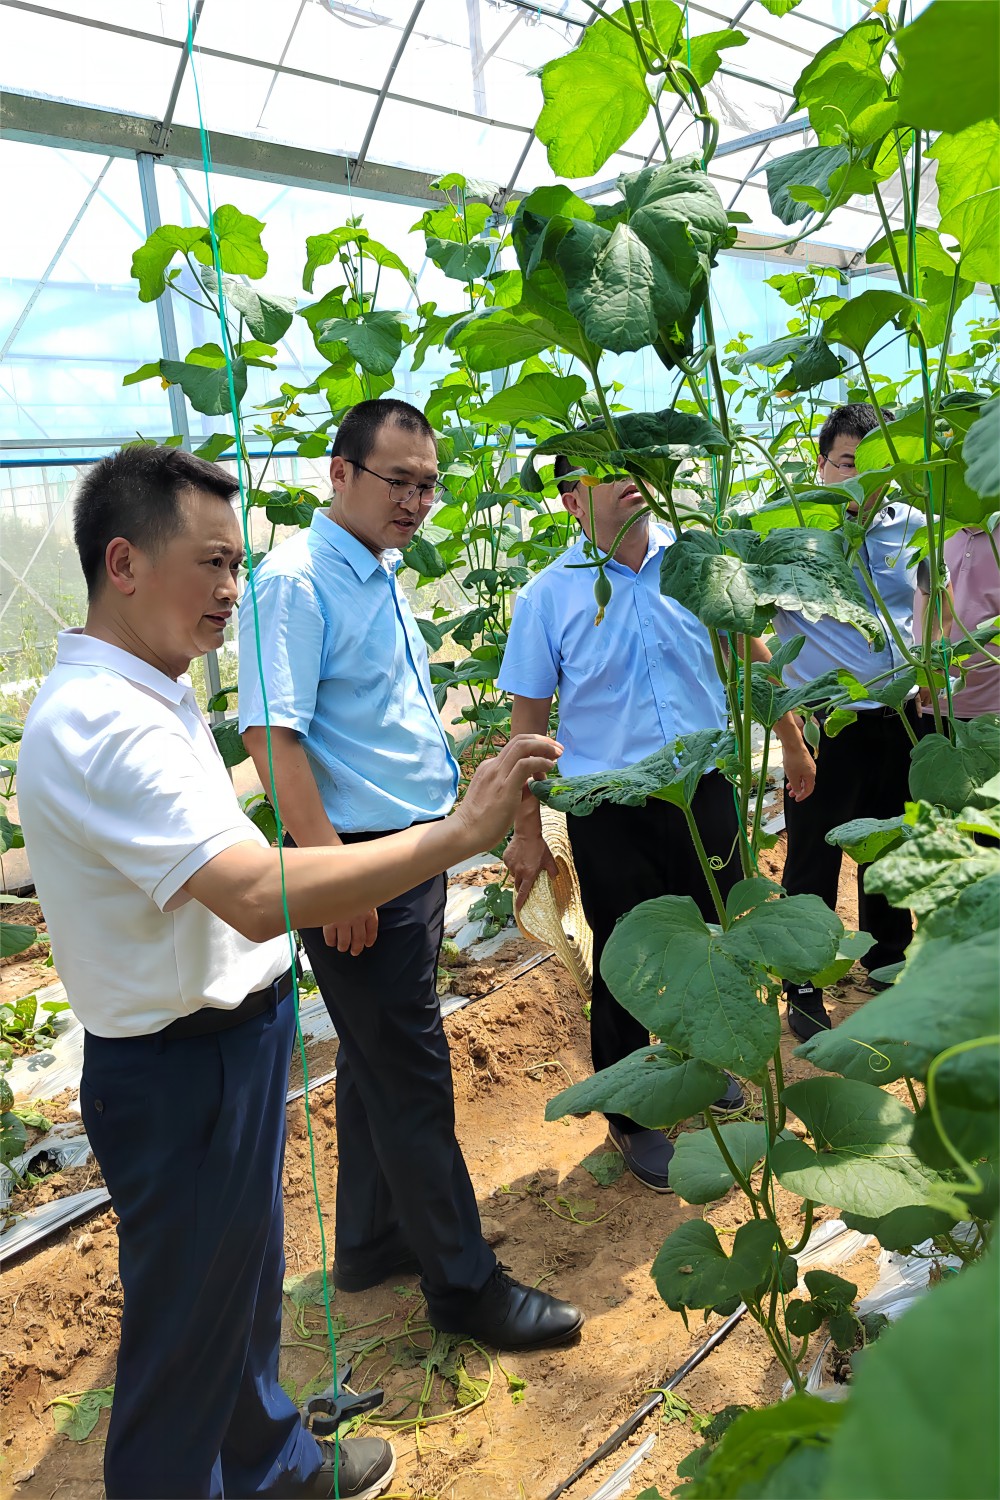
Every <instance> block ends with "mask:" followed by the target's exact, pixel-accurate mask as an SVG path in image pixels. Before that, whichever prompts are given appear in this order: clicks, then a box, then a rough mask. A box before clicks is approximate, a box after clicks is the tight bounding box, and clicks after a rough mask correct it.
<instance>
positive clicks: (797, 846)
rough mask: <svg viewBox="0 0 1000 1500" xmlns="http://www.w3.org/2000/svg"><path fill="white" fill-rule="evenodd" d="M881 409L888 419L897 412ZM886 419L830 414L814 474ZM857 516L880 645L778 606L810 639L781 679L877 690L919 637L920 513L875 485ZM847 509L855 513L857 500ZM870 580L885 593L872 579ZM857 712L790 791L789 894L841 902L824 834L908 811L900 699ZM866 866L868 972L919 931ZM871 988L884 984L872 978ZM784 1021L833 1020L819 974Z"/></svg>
mask: <svg viewBox="0 0 1000 1500" xmlns="http://www.w3.org/2000/svg"><path fill="white" fill-rule="evenodd" d="M882 416H883V420H884V421H886V422H891V421H892V420H893V418H892V413H891V412H883V413H882ZM878 425H879V420H878V414H877V413H876V411H875V408H874V407H873V406H867V405H865V404H864V403H856V404H852V405H850V406H839V407H837V408H836V409H835V410H834V411H832V412H831V413H830V415H829V416H828V417H827V419H826V421H825V422H824V423H823V427H822V429H821V431H820V434H819V462H818V474H819V480H820V483H821V484H824V485H836V484H840V483H843V481H845V480H849V479H853V478H855V476H856V474H857V469H856V467H855V465H856V457H855V455H856V453H857V450H858V447H859V445H860V443H861V442H862V441H863V439H864V438H865V437H866V436H867V435H868V433H870V432H874V431H875V429H876V428H877V427H878ZM869 507H870V509H869V513H868V514H865V515H863V516H862V520H863V521H864V524H865V538H864V541H863V543H862V544H861V548H860V552H859V554H858V558H857V561H856V564H855V567H854V575H855V578H856V580H857V584H858V587H859V589H860V590H861V593H862V595H863V596H864V600H865V603H866V605H867V607H868V610H869V612H870V613H871V614H872V615H873V616H874V617H875V618H876V619H877V620H878V622H879V624H880V625H881V627H882V632H883V635H884V637H885V644H884V646H883V647H882V648H881V649H880V650H876V648H875V646H874V644H873V643H872V642H870V641H868V640H867V639H866V638H865V637H864V636H863V635H862V634H861V632H860V631H859V630H856V629H855V628H854V626H853V625H847V624H844V623H843V621H841V620H834V619H833V618H831V617H830V616H828V615H825V616H823V617H821V618H820V619H819V620H810V619H808V618H807V616H806V615H805V614H802V613H800V612H796V611H791V610H779V611H778V613H777V614H776V615H775V617H774V631H775V634H776V635H777V636H779V637H780V639H781V640H782V641H788V640H791V639H793V638H794V637H795V636H804V637H805V644H804V645H803V647H802V649H801V651H800V652H799V654H798V656H797V657H796V658H795V660H794V661H793V662H792V663H791V664H790V665H789V666H787V667H786V668H785V673H784V680H785V682H786V683H787V684H788V686H790V687H797V686H800V685H801V684H803V683H806V682H809V681H810V680H811V679H813V678H815V677H819V676H820V675H821V674H822V673H824V672H829V671H835V670H838V669H846V670H847V671H848V672H850V673H851V674H852V675H853V676H854V677H856V678H857V680H858V681H859V682H861V683H871V684H873V687H872V688H870V689H869V691H870V692H879V691H880V690H882V689H885V688H887V687H889V686H890V685H891V683H892V682H893V680H894V679H895V678H896V677H897V676H899V674H900V673H901V672H902V671H903V670H904V668H905V667H906V660H905V657H904V655H903V652H902V651H901V649H900V644H899V642H900V641H902V642H903V643H904V644H905V645H906V646H909V645H910V643H911V642H912V639H913V635H912V621H913V587H914V580H915V569H913V568H910V567H908V565H907V564H908V559H909V556H910V553H911V552H912V550H913V538H914V534H915V532H916V531H917V529H918V527H919V526H920V525H921V523H922V521H923V516H922V514H921V513H920V512H919V511H916V510H914V509H913V508H912V507H910V506H909V505H907V504H905V503H904V501H903V500H902V499H901V498H899V497H897V498H895V499H893V498H886V497H885V495H884V492H883V494H881V495H875V496H873V497H872V498H871V500H870V501H869ZM846 509H847V510H848V512H850V513H851V514H852V515H856V514H857V511H858V507H857V505H856V504H854V503H853V502H849V503H848V505H847V507H846ZM869 579H870V580H871V581H872V582H873V583H874V586H875V588H876V590H877V592H878V595H879V598H878V600H876V599H875V598H874V596H873V594H872V592H871V589H870V587H869ZM916 691H917V690H916V688H913V689H912V690H911V692H910V694H909V697H908V699H907V700H906V702H904V704H903V705H902V708H901V712H902V713H903V714H905V716H906V718H907V719H908V721H909V724H910V730H911V732H913V733H914V734H915V733H916V727H917V722H918V720H917V703H916ZM850 707H851V710H852V712H854V713H855V714H856V718H855V720H854V722H853V723H851V724H848V725H846V726H845V727H844V728H843V729H841V730H840V732H839V733H838V734H836V735H835V736H830V735H827V734H824V735H823V738H822V741H821V743H820V749H819V754H818V756H817V760H816V784H815V788H814V790H813V794H812V796H811V797H810V798H809V799H808V800H803V799H797V798H796V797H795V795H794V793H793V792H791V791H788V790H786V794H785V831H786V835H787V839H788V849H787V855H786V859H785V868H784V872H783V874H782V879H781V883H782V885H783V886H784V888H785V890H786V891H787V892H788V894H789V895H790V896H796V895H802V894H806V893H812V894H814V895H817V896H820V897H822V899H823V900H824V901H825V902H826V904H827V906H829V907H830V908H831V909H836V905H837V891H838V884H839V879H840V867H841V861H842V854H841V850H840V849H839V848H838V847H837V846H836V845H832V844H828V843H827V842H826V835H827V834H828V833H829V832H830V830H831V828H836V827H837V825H838V824H840V823H847V822H849V821H851V820H852V819H854V818H893V817H896V816H897V815H898V814H900V813H902V811H903V808H904V805H905V803H906V798H907V795H908V776H909V769H910V747H911V743H912V741H911V738H910V734H909V733H908V732H907V727H906V725H905V724H904V723H903V720H902V718H901V717H900V714H899V713H897V711H896V710H895V708H893V707H891V706H886V705H885V704H883V703H881V702H879V701H878V700H877V699H876V698H874V697H872V698H868V697H863V698H860V699H857V700H855V701H853V702H852V703H851V705H850ZM866 869H867V866H866V865H860V866H859V867H858V872H857V876H858V925H859V927H860V928H861V929H862V931H864V932H869V933H871V935H872V937H873V938H874V939H875V942H874V945H873V946H872V947H871V948H870V949H869V951H868V953H867V954H866V955H865V958H864V964H865V967H866V968H867V969H868V970H869V971H871V970H874V969H881V968H884V967H885V968H887V967H889V966H890V965H892V964H896V963H899V962H900V961H901V960H902V958H903V956H904V954H905V951H906V948H907V945H908V944H909V941H910V939H911V937H912V936H913V921H912V918H911V916H910V913H909V911H907V910H905V909H904V908H901V907H896V906H890V905H889V903H888V901H887V900H886V899H885V897H884V896H881V895H878V894H876V893H875V892H869V891H866V890H865V886H864V875H865V870H866ZM872 984H873V987H875V988H884V987H885V986H884V984H883V983H882V982H881V981H878V980H873V981H872ZM784 989H785V1000H786V1003H787V1011H786V1016H787V1020H788V1027H789V1030H790V1031H791V1032H792V1033H793V1035H794V1036H796V1037H797V1038H798V1039H799V1040H800V1041H807V1040H808V1039H809V1038H810V1037H813V1036H815V1035H816V1034H817V1032H819V1031H824V1030H827V1029H828V1028H829V1026H830V1024H831V1023H830V1016H829V1013H828V1011H827V1009H826V1006H825V1004H824V1001H823V992H822V990H817V989H816V988H815V986H814V985H812V984H793V983H792V982H791V981H790V980H786V981H785V986H784Z"/></svg>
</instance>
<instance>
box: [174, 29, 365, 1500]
mask: <svg viewBox="0 0 1000 1500" xmlns="http://www.w3.org/2000/svg"><path fill="white" fill-rule="evenodd" d="M187 57H188V67H189V68H190V70H191V77H192V81H193V83H194V95H195V106H196V109H197V112H198V137H199V141H200V145H201V159H202V171H203V174H204V178H205V195H206V209H207V213H208V229H209V235H210V238H211V245H212V264H213V267H214V270H215V280H216V295H217V297H218V312H219V329H220V335H221V341H222V352H223V355H224V356H225V361H226V380H227V384H228V388H229V406H230V413H231V415H232V418H233V427H234V435H235V439H236V478H237V482H238V484H239V495H240V521H241V526H242V531H243V547H244V550H245V553H246V569H247V588H246V592H245V593H244V604H245V602H246V596H247V594H249V597H250V603H251V607H252V610H253V627H254V647H255V651H256V659H257V673H258V676H259V678H260V688H261V698H262V702H263V705H264V730H265V737H266V741H267V768H268V779H269V781H270V796H271V804H272V806H273V809H274V821H275V827H276V830H277V845H278V864H279V869H280V874H281V908H282V913H283V915H284V919H285V933H286V935H287V938H288V951H289V961H290V963H291V969H292V1003H293V1005H294V1007H295V1034H296V1038H297V1041H298V1048H299V1057H300V1060H301V1063H302V1081H303V1085H304V1091H303V1096H302V1103H303V1108H304V1110H305V1118H306V1135H307V1137H308V1142H309V1169H310V1174H311V1177H312V1189H313V1202H314V1205H315V1208H316V1220H317V1224H318V1226H319V1243H320V1257H321V1262H320V1264H321V1270H322V1284H323V1307H324V1310H325V1313H326V1332H327V1339H328V1341H329V1345H330V1358H331V1361H332V1365H333V1384H334V1386H335V1387H336V1385H337V1341H336V1336H335V1334H334V1328H333V1312H332V1309H331V1307H330V1283H329V1276H328V1273H327V1247H326V1231H325V1229H324V1227H323V1208H322V1204H321V1202H320V1193H319V1182H318V1180H317V1175H316V1143H315V1139H314V1137H313V1128H312V1113H311V1110H310V1107H309V1064H308V1061H307V1058H306V1046H305V1038H304V1037H303V1034H302V1023H301V1017H300V1013H299V981H298V974H297V969H296V962H297V957H296V947H295V932H294V929H293V926H292V919H291V914H290V912H289V909H288V890H287V886H286V882H285V853H284V828H283V825H282V820H281V812H280V809H279V806H278V794H277V787H276V784H275V778H274V756H273V749H272V741H271V717H270V711H269V707H268V701H267V685H266V682H265V679H264V658H263V651H262V647H261V639H260V613H259V609H258V605H257V589H256V568H255V566H254V561H253V544H252V539H251V535H250V520H249V505H248V502H247V478H248V476H247V474H246V473H245V466H246V463H247V457H246V450H245V448H244V445H243V438H242V431H241V427H240V408H239V401H238V399H237V396H236V385H235V379H234V375H233V351H232V344H231V341H230V335H229V325H228V323H227V322H226V313H225V307H226V294H225V290H224V287H223V279H222V257H221V253H220V248H219V239H218V235H217V233H216V228H215V210H214V208H213V204H212V174H213V171H214V168H213V166H212V151H211V144H210V141H209V136H208V131H207V129H206V127H205V120H204V115H203V113H202V107H201V91H200V88H199V85H198V70H197V67H196V65H195V57H194V27H193V24H192V14H191V3H190V0H188V27H187ZM334 1456H335V1459H339V1437H338V1436H337V1435H335V1436H334ZM337 1467H338V1473H337V1475H336V1477H335V1480H334V1493H335V1496H337V1497H339V1495H340V1483H339V1463H338V1466H337Z"/></svg>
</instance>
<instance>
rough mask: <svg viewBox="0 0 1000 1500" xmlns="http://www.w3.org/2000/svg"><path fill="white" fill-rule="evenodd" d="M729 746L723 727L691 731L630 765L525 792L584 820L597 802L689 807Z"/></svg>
mask: <svg viewBox="0 0 1000 1500" xmlns="http://www.w3.org/2000/svg"><path fill="white" fill-rule="evenodd" d="M731 743H732V740H731V737H730V735H728V734H727V733H726V731H725V730H723V729H697V730H695V731H694V733H693V734H689V735H685V737H684V739H682V740H675V741H674V743H673V745H668V746H666V747H665V748H664V749H663V750H656V751H654V752H653V754H652V755H647V756H646V757H645V759H643V760H639V761H636V763H635V765H634V766H626V767H624V768H623V769H622V770H620V771H595V772H592V773H591V774H590V775H587V776H566V777H560V776H552V777H549V779H548V780H547V781H533V782H532V783H531V790H532V791H533V792H534V794H535V796H536V797H537V798H538V799H539V801H540V802H548V803H549V804H550V805H551V806H552V807H554V808H556V809H557V810H558V811H559V812H563V813H572V814H573V815H574V817H578V818H585V817H586V816H587V814H588V813H591V812H593V810H594V808H595V807H597V806H598V805H599V804H600V803H602V802H614V803H617V804H618V805H619V806H621V807H642V806H643V805H644V804H645V803H646V801H647V800H648V799H649V798H650V797H657V798H659V799H660V800H661V801H663V802H673V803H675V804H676V805H677V806H680V807H690V805H691V801H692V799H693V797H694V794H695V792H696V791H697V790H698V785H699V782H700V781H701V778H702V776H703V775H704V774H705V772H706V771H710V770H712V769H713V768H714V767H715V765H716V763H717V762H718V760H719V759H720V758H721V756H722V755H724V754H725V753H726V752H727V751H728V749H729V748H730V746H731Z"/></svg>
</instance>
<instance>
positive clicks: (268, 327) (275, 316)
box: [201, 266, 296, 344]
mask: <svg viewBox="0 0 1000 1500" xmlns="http://www.w3.org/2000/svg"><path fill="white" fill-rule="evenodd" d="M201 279H202V282H203V284H204V286H205V287H206V289H207V290H208V291H210V292H215V291H217V290H218V285H219V282H218V277H217V276H216V274H215V267H214V266H205V267H204V269H203V270H202V272H201ZM222 290H223V292H224V294H225V297H226V301H227V302H228V303H229V305H230V306H231V307H234V308H235V309H236V311H237V312H238V313H241V314H242V316H243V317H244V318H245V320H246V325H247V327H248V328H249V330H250V332H251V333H252V334H253V336H254V338H257V339H263V341H264V342H265V343H266V344H276V343H277V342H278V341H279V339H283V338H284V336H285V334H286V333H287V332H288V330H289V328H290V327H291V324H292V318H293V317H294V315H295V308H296V300H295V298H294V297H276V296H274V295H273V293H271V294H267V295H265V293H264V292H261V291H258V290H257V288H256V287H253V286H247V284H246V282H245V281H239V280H237V278H236V277H235V276H223V278H222Z"/></svg>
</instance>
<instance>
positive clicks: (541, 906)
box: [515, 807, 594, 1000]
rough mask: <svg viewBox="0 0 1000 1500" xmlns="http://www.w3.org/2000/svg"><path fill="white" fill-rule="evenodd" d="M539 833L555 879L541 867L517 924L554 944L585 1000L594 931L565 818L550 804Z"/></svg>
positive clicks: (539, 939) (537, 939) (528, 934)
mask: <svg viewBox="0 0 1000 1500" xmlns="http://www.w3.org/2000/svg"><path fill="white" fill-rule="evenodd" d="M542 837H543V838H544V839H545V842H546V843H547V844H548V846H549V848H550V849H551V851H552V857H553V859H554V860H555V863H556V869H557V870H558V872H559V873H558V875H557V876H556V878H555V880H553V879H552V876H551V875H550V874H549V873H548V871H547V870H542V871H541V873H540V874H539V876H538V879H537V880H536V881H535V883H534V885H533V886H532V887H531V890H530V891H529V892H528V895H527V896H526V897H525V901H524V904H523V906H522V907H521V910H520V911H519V912H516V913H515V915H516V918H517V925H518V927H519V928H520V929H521V931H522V932H523V933H524V935H525V937H526V938H531V939H533V940H534V941H535V942H536V943H545V945H546V946H547V947H549V948H554V949H555V952H556V957H557V958H558V959H559V961H560V963H561V964H562V965H563V966H564V967H565V968H566V969H567V970H568V971H569V973H570V975H571V976H572V978H573V980H574V982H575V984H576V987H577V989H578V990H579V991H580V994H581V995H582V996H583V998H584V999H585V1000H589V999H590V990H591V984H592V982H593V974H594V935H593V933H592V932H591V930H590V928H589V926H588V925H587V919H586V917H585V916H584V915H583V902H582V901H581V899H580V883H579V881H578V880H577V875H576V869H575V867H574V865H573V852H572V850H571V848H570V842H569V834H568V833H567V831H566V818H565V815H564V814H563V813H560V812H556V811H555V809H554V808H551V807H543V808H542Z"/></svg>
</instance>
